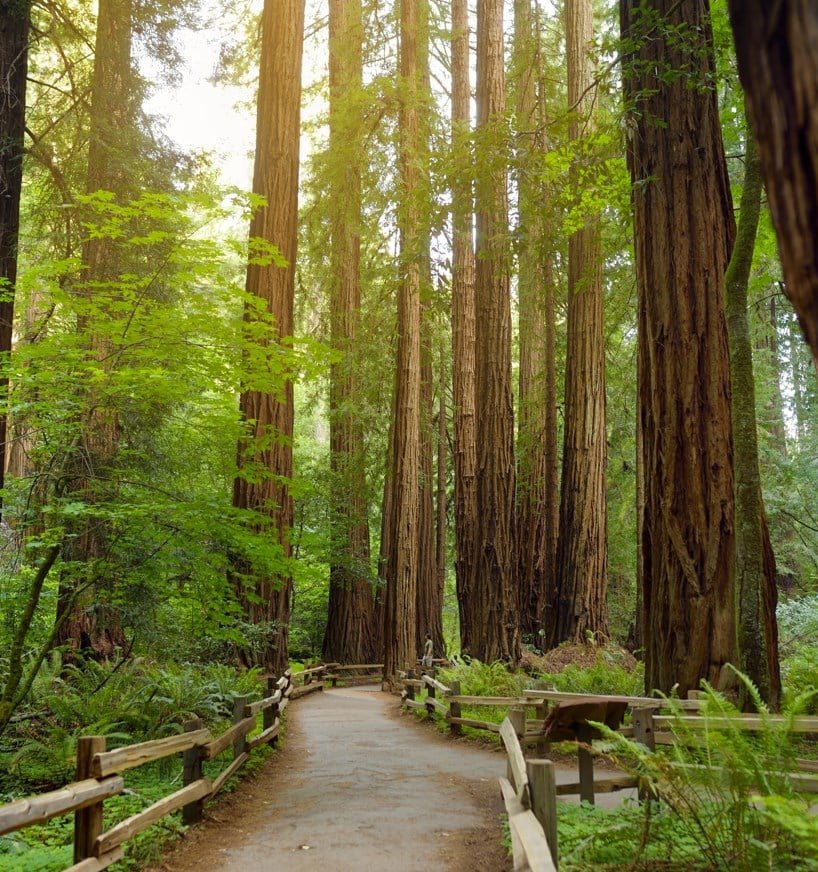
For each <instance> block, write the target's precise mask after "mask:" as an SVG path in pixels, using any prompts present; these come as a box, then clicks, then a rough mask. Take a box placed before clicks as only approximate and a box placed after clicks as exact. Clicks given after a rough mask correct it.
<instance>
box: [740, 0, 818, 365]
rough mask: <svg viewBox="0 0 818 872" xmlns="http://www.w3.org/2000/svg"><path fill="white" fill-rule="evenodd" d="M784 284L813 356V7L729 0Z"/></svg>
mask: <svg viewBox="0 0 818 872" xmlns="http://www.w3.org/2000/svg"><path fill="white" fill-rule="evenodd" d="M728 7H729V10H730V20H731V23H732V26H733V35H734V38H735V43H736V57H737V59H738V71H739V77H740V79H741V84H742V86H743V88H744V92H745V94H746V95H747V105H748V109H749V115H750V121H751V123H752V127H753V132H754V133H755V136H756V141H757V143H758V153H759V159H760V162H761V170H762V176H763V179H764V182H765V188H766V191H767V200H768V202H769V205H770V212H771V213H772V218H773V224H774V225H775V229H776V234H777V236H778V250H779V254H780V256H781V266H782V267H783V270H784V279H785V287H784V291H785V293H786V294H787V296H788V297H789V298H790V300H791V301H792V304H793V307H794V308H795V311H796V312H797V313H798V317H799V320H800V322H801V327H802V328H803V330H804V334H805V335H806V338H807V342H808V343H809V346H810V348H811V349H812V355H813V359H814V360H815V361H818V245H816V244H815V228H816V227H818V51H816V46H818V6H817V5H816V4H815V2H814V0H790V2H787V3H780V2H777V0H729V2H728Z"/></svg>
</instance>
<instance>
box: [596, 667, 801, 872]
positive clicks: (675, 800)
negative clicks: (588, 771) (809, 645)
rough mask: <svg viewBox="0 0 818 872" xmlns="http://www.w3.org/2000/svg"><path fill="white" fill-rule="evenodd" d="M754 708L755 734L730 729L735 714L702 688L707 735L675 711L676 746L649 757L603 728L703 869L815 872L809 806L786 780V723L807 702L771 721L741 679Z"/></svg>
mask: <svg viewBox="0 0 818 872" xmlns="http://www.w3.org/2000/svg"><path fill="white" fill-rule="evenodd" d="M741 680H742V682H743V683H744V685H745V687H746V689H747V693H748V695H749V697H750V698H751V699H752V701H753V702H754V703H755V706H756V708H757V710H758V713H759V715H760V718H761V722H762V728H761V729H760V730H757V731H752V732H751V731H747V730H744V729H741V728H740V727H739V726H738V723H737V721H738V719H739V718H740V716H741V713H740V712H739V711H738V709H737V708H736V707H735V706H734V705H733V704H732V703H731V702H730V701H729V700H727V699H726V698H725V697H724V696H722V695H721V694H719V693H717V692H716V691H714V690H713V689H712V688H710V687H705V697H704V700H703V705H702V708H701V711H700V713H699V714H700V715H701V716H702V717H704V718H705V719H706V721H707V724H706V728H705V729H703V730H702V729H691V727H690V725H689V722H688V721H687V720H686V718H685V716H684V713H683V712H682V710H681V709H679V708H678V707H677V708H675V709H674V710H673V713H674V716H673V721H672V723H671V729H672V732H673V734H674V736H675V737H676V742H675V743H674V744H673V745H670V746H668V748H667V749H661V748H660V749H659V750H657V751H656V752H651V751H649V750H648V749H647V748H645V747H644V746H642V745H640V744H638V743H636V742H632V741H630V740H628V739H626V738H623V737H622V736H620V735H619V734H617V733H613V732H611V731H609V730H606V729H605V728H604V727H601V729H602V731H603V733H604V734H605V735H606V737H607V738H606V743H603V744H602V745H601V746H600V749H607V750H608V751H609V752H611V753H610V756H611V757H612V758H613V760H614V762H615V763H616V765H618V766H620V767H621V768H624V769H625V770H627V771H630V772H632V773H634V774H636V775H638V776H639V777H640V779H641V780H642V783H643V785H644V787H645V789H646V790H648V791H649V792H650V793H651V794H652V795H653V797H654V798H655V799H657V800H659V802H660V808H661V809H667V810H669V812H670V813H671V814H672V815H673V817H674V818H675V821H674V824H673V827H674V831H676V832H678V833H679V834H680V837H681V836H683V837H684V839H685V840H686V841H688V840H689V841H691V842H693V843H695V844H696V845H698V851H699V854H700V856H701V858H702V865H701V868H707V869H713V870H724V872H727V870H730V872H755V870H758V869H771V870H782V872H783V870H790V869H818V847H816V846H818V841H816V839H815V836H816V834H817V833H818V828H816V826H815V825H814V822H813V821H806V820H805V819H806V818H808V817H809V815H808V810H809V806H810V803H809V801H808V800H806V799H805V798H802V797H799V796H798V795H797V794H796V793H795V790H794V787H793V784H792V780H791V779H790V778H789V777H788V773H790V772H793V771H794V770H795V760H796V757H797V751H798V745H799V738H798V736H797V735H796V734H794V733H793V731H792V719H793V718H794V717H795V716H796V715H797V714H799V713H801V712H802V711H803V708H804V705H805V703H806V702H807V701H808V697H801V698H799V699H796V700H794V701H793V703H792V704H791V705H789V706H788V707H787V708H786V709H785V711H784V716H783V720H781V721H777V720H776V721H774V720H773V719H772V717H771V716H770V713H769V711H768V709H767V707H766V706H765V705H764V703H763V701H762V700H761V698H760V696H759V695H758V692H757V690H756V689H755V687H753V685H752V684H751V683H750V681H749V680H748V679H747V678H746V677H744V676H741ZM652 809H653V803H647V804H646V817H645V828H646V829H645V841H651V840H655V839H656V838H657V836H656V834H655V833H652V832H651V830H650V827H651V825H652V820H651V817H650V815H651V813H652V811H651V810H652Z"/></svg>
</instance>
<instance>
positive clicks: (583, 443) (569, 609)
mask: <svg viewBox="0 0 818 872" xmlns="http://www.w3.org/2000/svg"><path fill="white" fill-rule="evenodd" d="M565 18H566V41H567V53H568V104H569V106H570V107H571V109H572V111H573V112H574V115H573V117H572V120H571V125H570V131H569V135H570V137H571V139H572V140H573V141H574V142H578V141H580V140H581V139H582V138H583V136H584V135H585V132H587V131H588V130H590V129H592V128H593V120H592V115H593V104H594V89H593V84H594V69H593V64H592V60H591V56H590V52H591V49H592V47H593V38H594V19H593V4H592V3H591V2H590V0H568V2H567V3H566V6H565ZM572 178H573V182H574V184H575V185H576V186H577V187H578V186H579V184H580V179H579V175H578V172H577V170H576V169H573V171H572ZM564 440H565V441H564V445H563V453H562V494H561V500H560V532H559V545H558V550H557V600H556V603H555V604H554V622H553V623H552V624H550V625H549V628H548V630H549V640H550V643H551V646H552V647H553V646H555V645H557V644H559V643H560V642H564V641H572V642H585V641H587V640H588V638H589V637H591V636H594V635H596V634H601V635H602V636H603V637H605V636H607V635H608V604H607V599H606V596H607V588H608V551H607V535H608V511H607V493H606V471H607V460H608V457H607V455H608V451H607V432H606V429H605V318H604V313H603V293H602V243H601V233H600V226H599V219H598V218H597V217H591V218H588V219H587V221H586V224H585V226H584V227H582V228H581V229H580V230H578V231H576V232H575V233H574V234H572V236H571V237H570V239H569V240H568V350H567V360H566V371H565V434H564Z"/></svg>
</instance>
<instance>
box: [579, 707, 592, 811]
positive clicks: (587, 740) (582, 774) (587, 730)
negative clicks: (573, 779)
mask: <svg viewBox="0 0 818 872" xmlns="http://www.w3.org/2000/svg"><path fill="white" fill-rule="evenodd" d="M593 735H594V733H593V729H592V728H591V727H590V726H588V724H585V723H583V724H580V727H579V730H578V731H577V739H578V740H579V741H580V742H583V743H584V744H586V745H590V744H591V741H592V740H593ZM577 765H578V766H579V798H580V801H581V802H589V803H590V804H591V805H593V804H594V758H593V756H592V755H591V752H590V751H588V750H586V749H585V748H581V747H579V748H577Z"/></svg>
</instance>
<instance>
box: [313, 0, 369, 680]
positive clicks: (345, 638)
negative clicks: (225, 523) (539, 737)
mask: <svg viewBox="0 0 818 872" xmlns="http://www.w3.org/2000/svg"><path fill="white" fill-rule="evenodd" d="M362 39H363V22H362V18H361V3H360V0H330V7H329V87H330V142H329V152H330V159H331V161H332V168H333V174H332V184H331V188H332V190H331V191H330V195H329V207H330V220H331V222H332V231H331V232H332V242H331V244H332V254H331V257H332V266H331V269H332V279H331V281H332V287H331V300H330V308H331V321H332V325H331V329H332V345H333V348H335V349H336V350H337V351H338V352H339V353H340V354H341V355H342V357H341V359H340V361H338V362H337V363H334V364H333V365H332V371H331V374H330V380H331V385H330V463H331V466H332V475H333V482H332V486H333V504H332V522H333V525H334V528H335V530H334V536H333V547H334V549H335V554H334V557H335V560H334V562H333V565H332V566H331V567H330V590H329V609H328V616H327V629H326V634H325V636H324V645H323V655H324V657H325V659H327V660H336V661H338V662H340V663H369V662H372V658H373V657H375V651H374V647H373V646H374V640H373V638H372V633H373V620H374V616H373V600H372V588H371V585H370V582H369V522H368V519H367V504H366V477H365V469H366V466H365V463H364V456H363V430H362V427H361V422H360V418H359V417H358V415H357V414H356V413H355V408H354V403H355V400H356V395H357V377H356V372H355V362H356V358H355V339H356V334H357V327H358V320H359V309H360V305H361V279H360V261H361V237H360V224H361V167H360V162H361V160H362V157H363V143H362V136H361V126H362V107H361V98H360V92H361V65H362V61H361V43H362Z"/></svg>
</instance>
